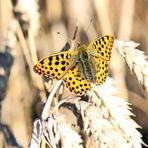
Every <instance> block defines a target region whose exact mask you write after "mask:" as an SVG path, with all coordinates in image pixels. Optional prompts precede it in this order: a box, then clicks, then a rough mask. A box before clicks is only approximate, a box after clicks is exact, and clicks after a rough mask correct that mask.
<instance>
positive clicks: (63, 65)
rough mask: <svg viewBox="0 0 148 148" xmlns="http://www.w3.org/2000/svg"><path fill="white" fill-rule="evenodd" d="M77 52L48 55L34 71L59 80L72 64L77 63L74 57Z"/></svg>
mask: <svg viewBox="0 0 148 148" xmlns="http://www.w3.org/2000/svg"><path fill="white" fill-rule="evenodd" d="M77 52H78V51H68V52H61V53H58V54H54V55H51V56H49V57H46V58H44V59H42V60H40V61H39V62H38V63H37V64H36V65H35V66H34V71H35V72H36V73H38V74H41V75H44V76H47V77H50V78H53V79H58V80H59V79H61V78H62V77H63V76H64V75H65V74H66V72H67V71H68V70H69V69H70V68H71V66H72V64H74V63H75V61H74V60H75V59H74V58H72V57H73V56H75V55H77V54H78V53H77Z"/></svg>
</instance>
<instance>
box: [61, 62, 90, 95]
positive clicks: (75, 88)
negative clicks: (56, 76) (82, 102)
mask: <svg viewBox="0 0 148 148" xmlns="http://www.w3.org/2000/svg"><path fill="white" fill-rule="evenodd" d="M63 80H64V82H65V84H66V87H67V88H68V89H69V90H70V91H71V92H73V93H75V94H77V95H82V94H85V93H86V92H87V91H88V90H90V89H91V83H90V82H89V81H87V80H86V79H85V78H83V77H82V75H79V72H78V66H77V65H76V66H74V67H73V68H72V69H71V70H69V71H68V73H67V74H66V75H65V76H64V78H63Z"/></svg>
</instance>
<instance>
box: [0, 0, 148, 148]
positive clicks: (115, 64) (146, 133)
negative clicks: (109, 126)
mask: <svg viewBox="0 0 148 148" xmlns="http://www.w3.org/2000/svg"><path fill="white" fill-rule="evenodd" d="M90 22H91V23H90ZM76 25H78V33H77V36H76V44H75V48H76V47H77V43H78V42H81V41H82V42H83V43H86V44H88V43H89V42H90V41H92V40H93V39H95V38H96V37H98V36H101V35H103V34H113V35H114V36H115V38H120V39H125V40H134V41H136V42H138V43H140V46H139V49H140V50H143V51H144V52H145V54H146V55H148V37H147V36H148V0H114V1H112V0H38V1H35V0H12V1H11V0H5V1H3V0H0V101H1V120H0V121H1V133H0V147H1V146H4V145H7V146H8V147H11V144H10V143H9V144H8V141H6V139H7V138H6V137H8V136H6V135H4V134H3V133H4V132H6V133H7V131H4V130H3V129H4V127H5V126H4V125H7V126H8V127H9V128H10V129H11V132H12V133H13V134H14V136H15V138H16V140H17V142H18V144H20V145H22V146H23V147H26V146H27V145H28V144H29V142H30V138H31V133H32V122H33V121H34V119H35V118H38V117H40V113H41V107H42V105H41V104H42V103H41V101H45V100H46V98H47V94H48V93H47V91H46V90H45V85H44V81H43V79H42V78H41V77H40V76H37V75H36V74H35V73H34V72H33V70H32V68H33V65H34V64H35V63H36V62H37V61H38V58H39V59H41V58H43V57H45V56H48V55H50V54H51V53H54V52H57V51H60V50H61V49H62V48H63V47H64V45H65V44H66V42H69V44H70V45H71V42H72V37H73V34H74V30H75V27H76ZM88 26H89V27H88ZM110 76H112V77H113V78H114V79H115V81H116V85H117V88H118V89H119V91H120V94H121V96H122V97H123V98H125V99H126V100H127V101H129V102H130V103H131V104H132V108H133V110H132V111H133V113H134V114H135V115H136V116H135V117H134V120H136V122H137V123H138V124H139V125H140V126H142V129H141V130H140V132H141V133H142V135H143V140H144V142H146V143H147V144H148V98H147V96H148V95H147V93H146V91H145V90H144V89H143V88H142V86H140V85H139V84H138V82H137V80H136V77H135V76H134V75H132V74H131V73H130V71H129V69H128V68H127V66H126V64H125V62H124V60H123V59H122V58H121V57H120V56H119V55H118V53H117V51H116V50H113V53H112V58H111V62H110ZM49 86H50V85H49V84H47V83H46V89H47V87H49ZM49 90H50V88H49ZM147 92H148V91H147ZM2 125H3V126H2ZM8 139H9V138H8ZM9 140H10V139H9ZM11 140H12V139H11ZM4 143H5V144H4Z"/></svg>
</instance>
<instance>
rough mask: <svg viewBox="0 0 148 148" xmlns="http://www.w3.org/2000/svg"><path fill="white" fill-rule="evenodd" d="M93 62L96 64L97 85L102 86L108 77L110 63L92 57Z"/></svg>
mask: <svg viewBox="0 0 148 148" xmlns="http://www.w3.org/2000/svg"><path fill="white" fill-rule="evenodd" d="M92 59H93V62H94V63H95V66H94V67H95V73H96V74H95V81H96V85H101V84H103V82H104V81H105V80H106V77H107V76H108V63H107V61H106V60H104V59H101V58H100V59H98V58H96V57H92Z"/></svg>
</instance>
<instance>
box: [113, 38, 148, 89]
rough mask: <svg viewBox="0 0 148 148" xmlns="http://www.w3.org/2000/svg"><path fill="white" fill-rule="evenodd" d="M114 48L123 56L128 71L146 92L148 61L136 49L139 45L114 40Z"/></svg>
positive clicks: (141, 52)
mask: <svg viewBox="0 0 148 148" xmlns="http://www.w3.org/2000/svg"><path fill="white" fill-rule="evenodd" d="M114 45H115V48H116V49H117V50H118V51H119V53H120V55H121V56H123V57H124V59H125V61H126V63H127V65H128V67H129V68H130V71H131V72H133V73H134V74H135V75H136V77H137V79H138V82H139V83H140V84H142V85H143V87H144V89H145V90H146V92H148V62H147V61H146V59H147V56H145V55H144V52H143V51H140V50H138V49H136V47H137V46H138V45H139V44H138V43H135V42H133V41H124V40H115V44H114Z"/></svg>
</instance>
